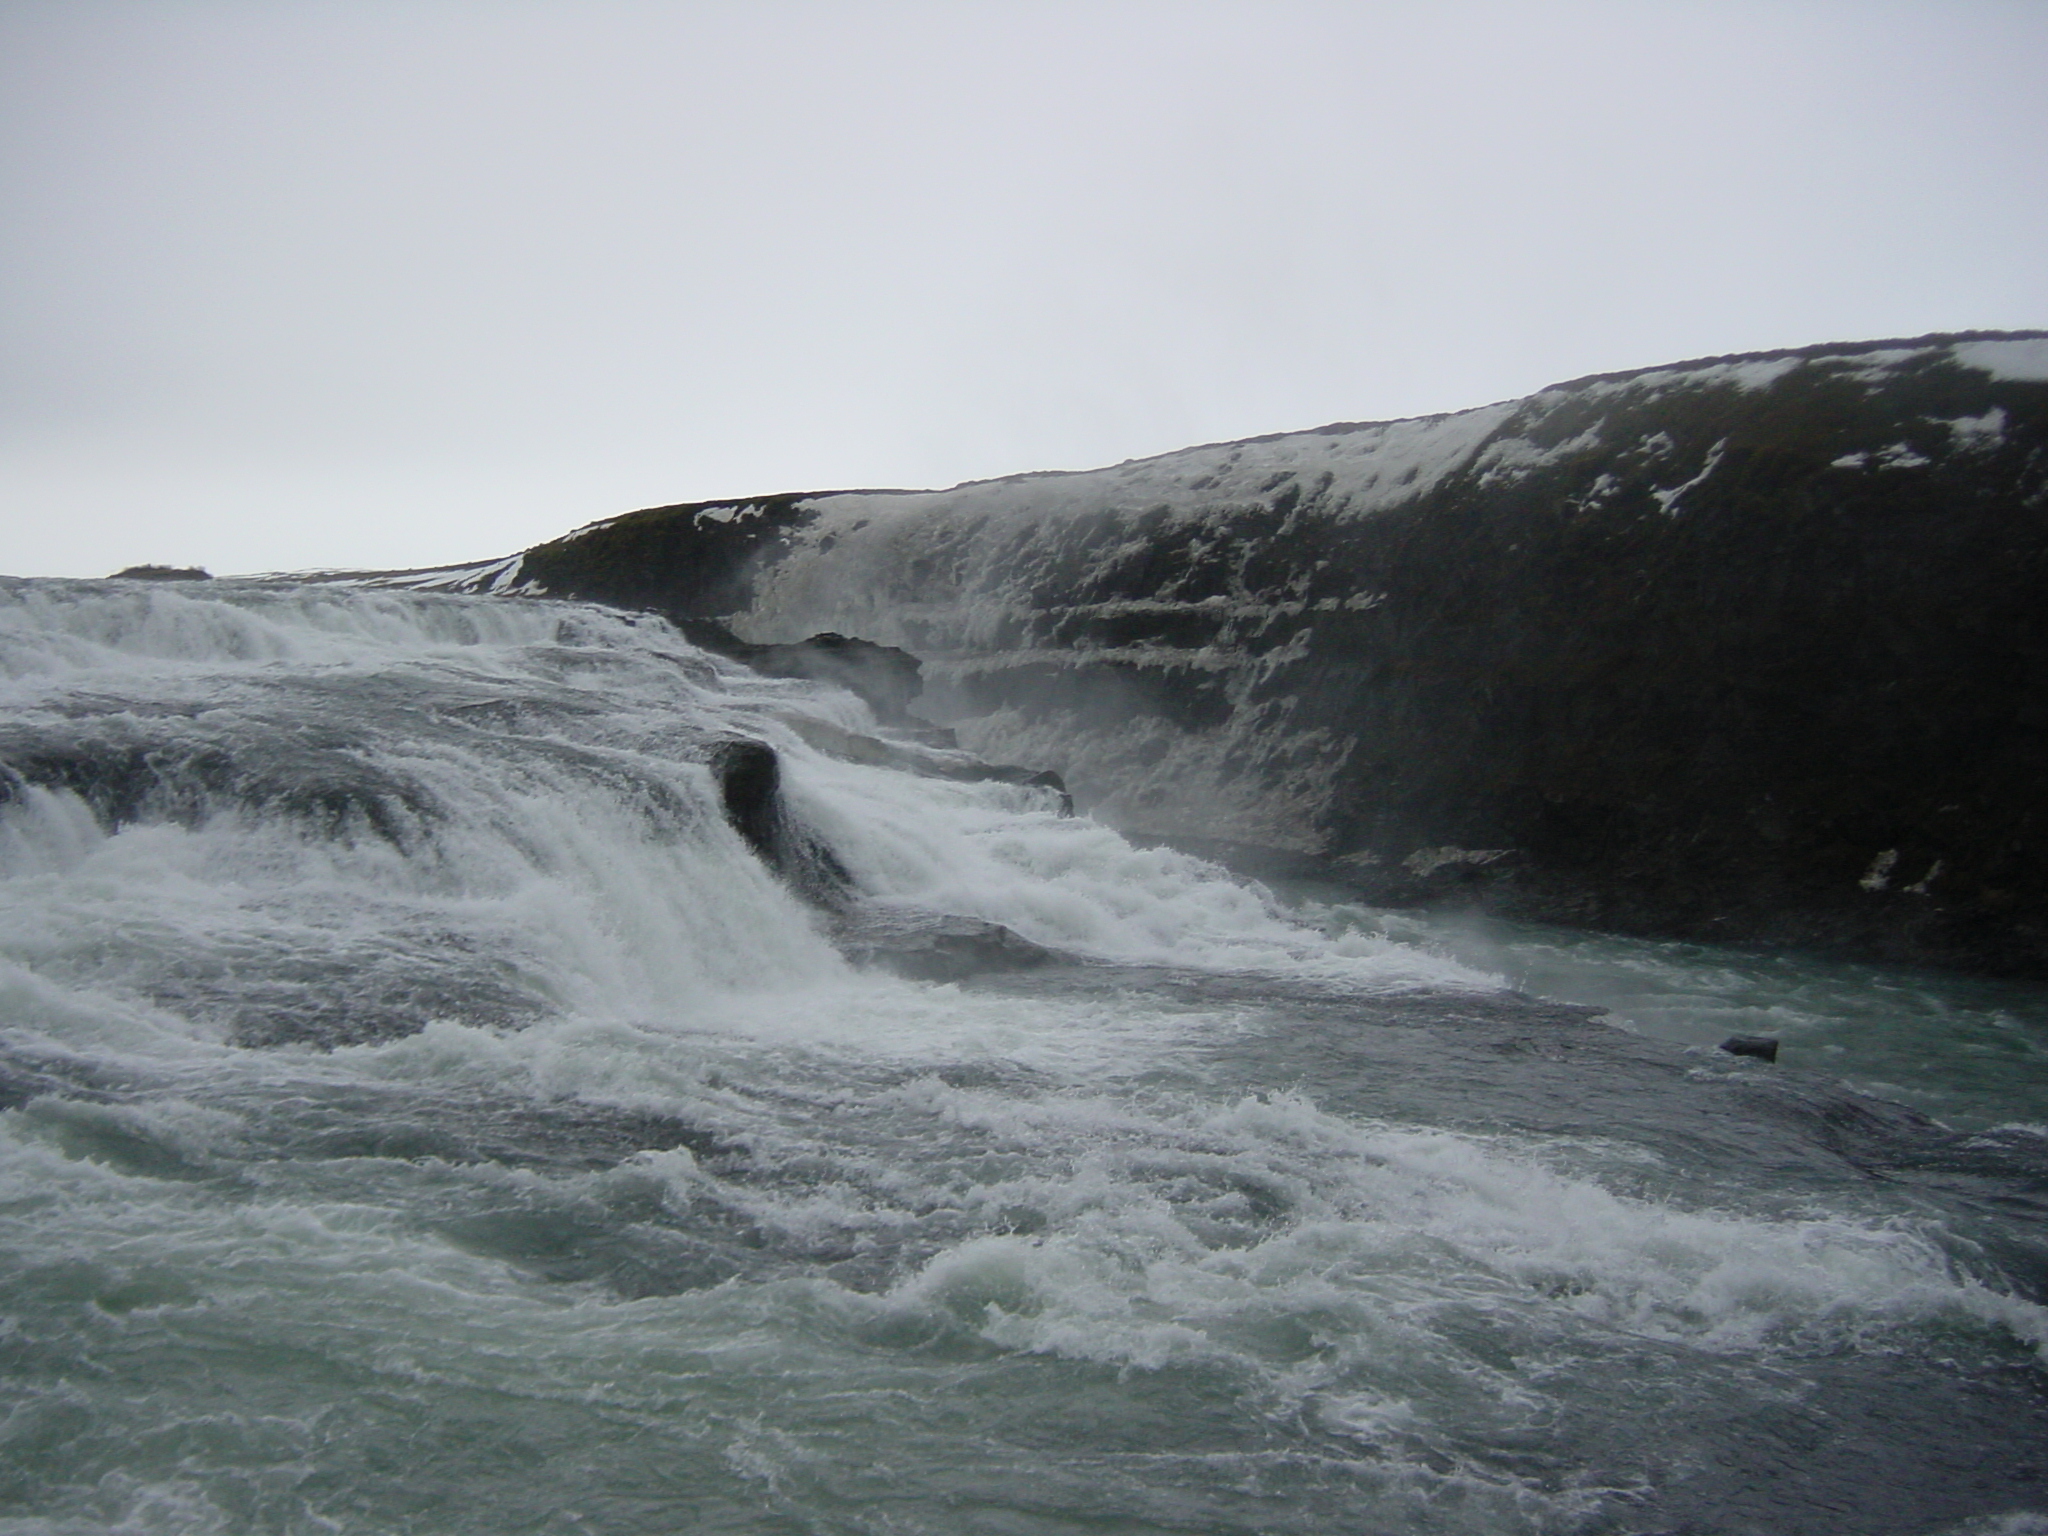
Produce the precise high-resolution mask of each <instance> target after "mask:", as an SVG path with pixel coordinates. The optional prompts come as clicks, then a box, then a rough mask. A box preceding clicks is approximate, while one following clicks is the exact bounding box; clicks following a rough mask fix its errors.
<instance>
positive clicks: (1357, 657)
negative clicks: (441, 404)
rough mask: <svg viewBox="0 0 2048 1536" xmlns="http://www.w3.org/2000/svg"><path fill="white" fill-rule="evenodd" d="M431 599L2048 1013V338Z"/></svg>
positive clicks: (1185, 802) (644, 558)
mask: <svg viewBox="0 0 2048 1536" xmlns="http://www.w3.org/2000/svg"><path fill="white" fill-rule="evenodd" d="M409 580H410V581H411V583H412V584H416V585H429V584H431V585H445V586H463V585H467V586H470V587H472V588H474V589H478V590H499V591H525V592H531V593H541V594H548V595H559V596H574V597H581V598H589V599H597V600H600V601H605V602H612V603H619V604H623V605H627V606H634V607H645V608H652V609H657V610H659V611H662V612H665V613H668V614H671V615H674V616H677V617H679V618H690V619H705V620H713V619H715V620H717V621H719V622H721V623H724V624H726V625H729V626H730V627H731V629H732V630H733V631H734V632H735V633H736V634H737V635H739V636H741V637H744V642H745V643H747V644H750V645H786V644H790V643H793V642H797V641H800V640H803V639H804V638H805V637H807V636H811V635H815V634H818V633H819V632H820V631H828V632H830V633H832V634H834V635H841V636H858V637H860V638H861V639H862V640H865V641H867V642H870V643H871V644H872V645H874V646H877V647H894V648H897V649H899V650H901V651H904V652H908V653H910V654H911V655H913V656H915V657H917V658H920V659H921V660H922V661H923V663H924V687H925V695H924V698H923V700H922V701H921V702H920V704H919V709H920V711H921V712H922V713H924V714H925V715H927V716H929V717H931V718H934V719H936V720H938V721H940V722H942V723H945V724H948V725H951V726H953V727H954V729H955V730H956V731H957V732H958V734H959V738H960V741H961V744H962V745H963V746H965V747H967V748H969V749H971V750H972V751H974V752H975V753H977V754H979V755H980V756H982V757H984V758H990V759H1001V760H1006V761H1011V762H1028V763H1034V764H1045V765H1048V766H1050V767H1051V768H1053V769H1056V770H1058V771H1059V772H1060V773H1061V774H1063V775H1064V777H1065V779H1066V781H1067V783H1068V784H1069V785H1071V787H1072V789H1073V791H1074V794H1075V795H1076V796H1077V797H1078V799H1079V800H1080V802H1081V804H1082V806H1083V807H1084V808H1085V809H1089V810H1091V811H1093V812H1094V813H1095V814H1098V815H1100V816H1102V817H1104V818H1105V819H1107V820H1109V821H1111V822H1113V823H1116V824H1118V825H1120V826H1122V827H1125V828H1127V829H1129V830H1131V831H1134V832H1138V833H1144V834H1151V835H1155V836H1161V837H1166V838H1175V837H1180V838H1204V839H1213V840H1221V841H1224V842H1229V843H1234V844H1238V845H1243V846H1246V847H1250V848H1254V849H1267V850H1277V851H1279V852H1283V853H1287V854H1291V855H1294V856H1297V857H1301V858H1307V859H1313V860H1314V861H1316V863H1317V865H1318V867H1320V868H1323V869H1324V870H1326V871H1330V872H1335V873H1340V874H1341V875H1342V876H1343V877H1344V878H1346V879H1347V880H1349V881H1350V882H1351V883H1352V884H1353V885H1354V887H1355V888H1357V889H1358V890H1359V891H1360V892H1361V893H1363V894H1365V895H1367V896H1370V897H1377V898H1380V899H1387V900H1416V899H1447V898H1448V899H1458V900H1465V901H1471V902H1474V903H1476V904H1479V905H1481V906H1485V907H1489V908H1493V909H1496V910H1502V911H1506V912H1512V913H1518V914H1524V915H1529V916H1536V917H1543V918H1551V919H1556V920H1561V921H1566V922H1572V923H1582V924H1589V925H1596V926H1604V927H1609V928H1615V929H1621V930H1626V931H1635V932H1643V933H1656V934H1667V935H1692V936H1700V937H1710V938H1716V939H1740V940H1756V941H1765V942H1785V943H1796V944H1804V945H1814V946H1822V947H1830V948H1834V949H1838V950H1841V951H1844V952H1851V953H1859V954H1865V955H1873V956H1882V957H1888V958H1892V959H1901V960H1924V961H1931V962H1937V963H1945V964H1955V965H1963V966H1968V967H1973V968H1980V969H1987V970H1995V971H2004V972H2013V973H2030V974H2037V975H2048V874H2044V872H2043V871H2044V864H2048V795H2044V785H2048V338H2044V337H2043V336H2042V335H2041V334H2038V333H2029V334H2025V335H2015V334H2003V335H1985V334H1974V335H1964V336H1941V337H1928V338H1922V339H1920V340H1917V341H1911V342H1876V343H1866V344H1856V345H1842V346H1823V347H1810V348H1805V349H1801V350H1798V351H1788V352H1777V353H1768V354H1761V355H1757V356H1752V357H1739V358H1717V359H1708V360H1703V361H1698V362H1691V363H1682V364H1677V365H1673V366H1671V367H1667V368H1661V369H1655V370H1650V371H1646V372H1639V373H1631V374H1619V375H1605V376H1600V377H1596V378H1589V379H1582V380H1578V381H1576V382H1573V383H1570V384H1564V385H1559V386H1556V387H1554V388H1551V389H1546V390H1543V391H1541V392H1539V393H1538V394H1535V395H1532V396H1530V397H1528V398H1527V399H1524V400H1516V401H1508V402H1504V403H1501V404H1497V405H1491V406H1486V407H1482V408H1480V409H1477V410H1472V411H1465V412H1461V413H1458V414H1454V415H1449V416H1439V417H1429V418H1423V419H1418V420H1412V421H1400V422H1387V423H1370V424H1352V423H1344V424H1338V425H1335V426H1329V427H1323V428H1319V429H1317V430H1315V431H1310V432H1299V433H1291V434H1286V435H1282V436H1274V437H1265V438H1255V439H1250V440H1247V441H1244V442H1238V443H1224V444H1217V445H1212V446H1208V447H1202V448H1194V449H1188V450H1185V451H1183V452H1180V453H1175V454H1168V455H1165V456H1163V457H1161V458H1157V459H1150V460H1144V461H1140V462H1134V463H1129V464H1123V465H1119V466H1116V467H1114V468H1110V469H1104V470H1097V471H1092V472H1087V473H1078V474H1052V475H1026V476H1018V477H1015V478H1011V479H1006V480H996V481H988V482H981V483H976V484H969V485H964V486H959V487H956V488H954V489H952V490H949V491H938V492H894V491H891V492H880V491H868V492H841V493H830V494H823V495H814V496H793V495H790V496H774V497H765V498H761V499H757V500H752V501H744V502H735V503H722V504H717V505H687V506H675V507H660V508H652V509H649V510H647V511H642V512H635V513H630V514H628V515H626V516H624V517H618V518H613V519H611V520H609V521H607V522H601V523H597V524H593V525H591V526H590V527H587V528H584V529H581V530H579V531H578V532H576V533H573V534H571V535H569V536H567V537H565V538H562V539H559V540H556V541H554V542H552V543H549V544H544V545H542V546H540V547H538V548H536V549H533V550H529V551H527V552H526V554H525V555H524V556H523V557H521V558H518V559H517V560H513V561H500V562H496V563H494V564H492V565H490V566H488V567H476V568H472V569H469V570H465V571H449V572H442V573H422V574H421V575H419V576H416V577H413V578H410V579H409ZM905 702H906V703H907V701H905Z"/></svg>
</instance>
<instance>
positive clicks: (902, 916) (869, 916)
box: [833, 907, 1057, 981]
mask: <svg viewBox="0 0 2048 1536" xmlns="http://www.w3.org/2000/svg"><path fill="white" fill-rule="evenodd" d="M833 938H834V941H835V942H836V943H837V944H838V946H839V949H840V952H841V953H843V954H844V955H845V956H846V957H847V958H848V959H849V960H852V961H854V962H855V963H856V964H859V965H873V966H879V967H880V968H881V969H883V970H886V971H893V972H894V973H895V974H896V975H898V976H906V977H909V978H910V979H911V980H912V981H961V980H964V979H965V978H967V977H969V976H978V975H983V974H986V973H988V972H991V971H1019V970H1029V969H1031V968H1032V967H1034V966H1040V965H1045V964H1047V963H1049V962H1050V961H1052V960H1054V959H1056V958H1057V956H1056V955H1055V954H1054V952H1053V951H1052V950H1049V949H1047V948H1045V947H1044V946H1043V945H1040V944H1034V943H1032V942H1031V941H1030V940H1029V939H1027V938H1024V937H1023V936H1022V935H1020V934H1018V933H1016V932H1014V931H1013V930H1011V929H1009V928H1005V927H1004V926H1003V925H1002V924H1001V923H992V922H988V921H986V920H984V919H982V918H978V917H958V916H954V915H951V914H947V913H940V912H912V911H906V910H904V909H902V908H893V907H892V908H877V907H864V908H861V909H859V910H858V911H855V912H851V913H848V914H846V915H845V916H844V917H842V918H841V919H840V921H839V923H838V924H837V925H836V928H835V931H834V934H833Z"/></svg>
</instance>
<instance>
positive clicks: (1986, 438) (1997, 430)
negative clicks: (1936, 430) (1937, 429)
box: [1942, 405, 2006, 453]
mask: <svg viewBox="0 0 2048 1536" xmlns="http://www.w3.org/2000/svg"><path fill="white" fill-rule="evenodd" d="M2005 424H2006V416H2005V407H2003V406H1999V405H1994V406H1993V407H1991V409H1990V410H1988V411H1986V412H1985V413H1984V414H1983V415H1982V416H1958V417H1957V418H1956V419H1955V420H1954V421H1945V422H1943V423H1942V425H1943V426H1945V427H1947V428H1948V432H1949V436H1950V437H1951V438H1953V439H1954V440H1955V445H1956V447H1957V449H1958V450H1960V451H1962V452H1966V453H1967V452H1970V451H1972V450H1975V449H1983V448H1995V447H1997V446H1998V445H1999V444H2000V443H2001V442H2003V441H2004V440H2005Z"/></svg>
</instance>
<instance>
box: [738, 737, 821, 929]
mask: <svg viewBox="0 0 2048 1536" xmlns="http://www.w3.org/2000/svg"><path fill="white" fill-rule="evenodd" d="M710 761H711V773H712V777H713V778H715V779H716V780H717V781H718V790H719V796H720V798H721V800H722V801H723V802H724V805H725V815H726V819H727V820H728V821H730V822H731V823H732V825H733V829H734V830H735V831H737V832H738V833H739V835H740V836H741V837H742V838H744V839H745V840H746V843H747V846H748V847H750V848H752V849H753V850H754V852H755V853H756V854H758V855H759V856H760V859H761V862H762V863H764V864H766V865H767V866H768V867H769V868H770V869H772V870H774V871H775V873H776V874H778V875H780V876H781V877H782V878H783V879H784V880H785V881H786V882H788V884H789V885H790V886H791V888H792V889H794V890H795V891H796V892H797V893H798V894H799V895H801V896H803V897H804V898H805V899H806V900H808V901H812V902H815V903H817V904H818V905H820V906H823V907H836V906H840V905H842V904H843V903H844V902H845V901H846V899H847V897H848V894H849V892H850V891H851V890H852V887H853V880H852V877H851V876H850V875H848V874H847V872H846V866H845V865H844V864H841V863H840V862H839V859H838V857H837V856H836V855H835V854H834V853H833V852H832V850H831V849H830V848H828V847H826V846H825V844H824V842H823V841H822V840H820V839H819V838H818V837H817V836H816V835H815V834H813V833H812V832H811V831H810V830H809V829H808V828H805V827H803V826H801V825H800V824H799V823H798V822H797V821H796V820H795V818H793V817H792V816H791V815H790V814H789V809H788V807H787V806H786V805H784V804H783V799H782V762H781V759H780V758H778V757H777V756H776V753H775V749H774V748H773V747H771V746H769V745H768V744H767V743H766V742H762V741H727V742H721V743H719V744H718V745H717V746H715V747H714V748H713V749H712V752H711V760H710Z"/></svg>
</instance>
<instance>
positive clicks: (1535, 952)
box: [1304, 903, 2048, 1129]
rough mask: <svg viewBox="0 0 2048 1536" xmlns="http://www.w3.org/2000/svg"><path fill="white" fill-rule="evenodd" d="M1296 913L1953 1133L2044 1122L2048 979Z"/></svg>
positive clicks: (1468, 920) (1537, 928)
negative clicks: (1808, 1077) (1762, 1043)
mask: <svg viewBox="0 0 2048 1536" xmlns="http://www.w3.org/2000/svg"><path fill="white" fill-rule="evenodd" d="M1304 915H1305V916H1306V917H1308V918H1309V919H1310V920H1313V921H1317V922H1320V923H1322V924H1324V925H1326V926H1328V927H1329V928H1331V930H1332V931H1335V932H1346V931H1354V930H1357V931H1365V932H1370V933H1376V934H1385V935H1389V936H1391V937H1394V938H1397V939H1400V940H1403V941H1406V942H1410V943H1416V944H1420V945H1423V946H1425V947H1428V948H1432V949H1435V950H1438V951H1440V952H1441V953H1444V954H1446V955H1450V956H1454V957H1455V958H1457V959H1458V960H1460V961H1462V962H1464V963H1466V964H1469V965H1472V966H1474V967H1477V968H1479V969H1481V970H1486V971H1491V972H1494V973H1495V974H1497V975H1499V976H1501V977H1502V978H1503V979H1504V980H1505V981H1506V982H1507V983H1508V984H1509V985H1510V986H1512V987H1515V988H1518V989H1520V990H1521V991H1524V992H1528V993H1530V994H1533V995H1535V996H1538V997H1549V998H1557V999H1560V1000H1563V1001H1568V1002H1575V1003H1585V1004H1589V1005H1591V1006H1594V1007H1597V1008H1599V1009H1601V1010H1602V1011H1603V1013H1604V1015H1605V1017H1606V1018H1607V1020H1608V1021H1609V1022H1611V1023H1613V1024H1615V1025H1617V1026H1619V1027H1621V1028H1623V1029H1629V1030H1635V1031H1638V1032H1640V1033H1642V1034H1644V1035H1648V1036H1651V1037H1653V1038H1655V1039H1659V1040H1669V1041H1672V1042H1673V1043H1675V1044H1678V1045H1682V1046H1694V1047H1702V1048H1713V1047H1718V1046H1719V1045H1720V1044H1721V1042H1722V1041H1724V1040H1726V1039H1728V1038H1729V1037H1730V1036H1733V1035H1764V1036H1768V1037H1770V1038H1773V1039H1776V1040H1778V1041H1779V1042H1780V1055H1779V1060H1780V1061H1782V1062H1784V1063H1786V1064H1787V1065H1790V1066H1797V1067H1800V1068H1803V1069H1806V1070H1810V1071H1814V1072H1822V1073H1828V1074H1832V1075H1834V1076H1836V1077H1839V1078H1840V1079H1842V1080H1843V1081H1844V1082H1846V1083H1848V1084H1850V1085H1851V1086H1853V1087H1855V1088H1857V1089H1858V1090H1860V1091H1862V1092H1865V1093H1869V1094H1872V1095H1875V1096H1877V1097H1879V1098H1884V1099H1889V1100H1893V1101H1895V1102H1898V1103H1902V1104H1910V1105H1912V1106H1913V1107H1914V1108H1916V1109H1919V1110H1921V1111H1923V1112H1924V1113H1926V1114H1929V1115H1933V1116H1935V1117H1937V1118H1938V1119H1940V1120H1942V1121H1944V1122H1946V1123H1948V1124H1951V1125H1954V1126H1957V1127H1968V1128H1970V1129H1979V1128H1983V1127H1986V1126H1990V1125H1995V1124H1999V1123H2001V1122H2007V1121H2017V1122H2022V1123H2028V1122H2033V1123H2038V1122H2041V1121H2042V1120H2043V1119H2044V1117H2048V986H2043V985H2041V984H2040V983H2038V982H2025V981H2009V980H2004V979H2000V978H1993V977H1978V976H1968V975H1962V974H1957V973H1951V972H1945V971H1935V970H1924V969H1915V968H1911V967H1905V966H1888V965H1871V964H1861V963H1857V962H1855V961H1845V960H1837V959H1832V958H1825V957H1820V956H1814V955H1808V954H1801V953H1798V952H1796V951H1780V950H1764V949H1744V948H1738V947H1734V946H1727V945H1710V944H1690V943H1674V942H1666V941H1658V940H1650V939H1633V938H1625V937H1620V936H1617V935H1611V934H1599V933H1585V932H1578V931H1575V930H1572V929H1566V928H1555V927H1550V926H1547V925H1543V924H1535V923H1517V922H1512V921H1508V920H1505V919H1497V918H1479V917H1473V916H1465V915H1458V914H1448V913H1392V912H1376V911H1369V910H1365V909H1360V908H1355V907H1346V906H1344V905H1343V904H1341V903H1334V904H1332V903H1311V906H1310V907H1309V909H1308V910H1307V911H1305V913H1304Z"/></svg>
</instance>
